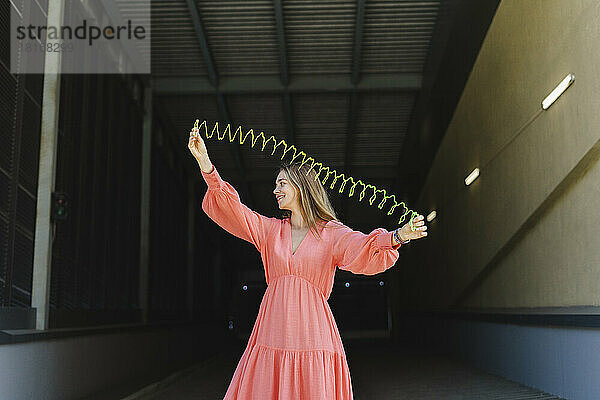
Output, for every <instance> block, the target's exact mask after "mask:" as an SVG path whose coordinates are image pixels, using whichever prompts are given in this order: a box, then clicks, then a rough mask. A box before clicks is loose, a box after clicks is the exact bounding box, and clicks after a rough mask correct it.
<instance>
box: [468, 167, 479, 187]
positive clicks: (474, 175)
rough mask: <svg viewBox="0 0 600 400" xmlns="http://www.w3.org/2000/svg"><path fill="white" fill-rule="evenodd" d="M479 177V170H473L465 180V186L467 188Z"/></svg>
mask: <svg viewBox="0 0 600 400" xmlns="http://www.w3.org/2000/svg"><path fill="white" fill-rule="evenodd" d="M478 176H479V168H475V169H474V170H473V172H471V173H470V174H469V176H467V177H466V178H465V185H467V186H469V185H470V184H471V183H473V181H474V180H475V179H477V177H478Z"/></svg>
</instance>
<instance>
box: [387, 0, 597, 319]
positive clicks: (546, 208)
mask: <svg viewBox="0 0 600 400" xmlns="http://www.w3.org/2000/svg"><path fill="white" fill-rule="evenodd" d="M571 72H572V73H574V74H575V75H576V81H575V83H574V84H573V85H572V86H571V87H570V88H569V89H568V90H567V91H566V92H565V93H564V94H563V96H562V97H561V98H560V99H559V100H558V101H557V102H556V103H554V105H553V106H552V107H550V109H548V110H547V111H544V112H540V111H539V110H540V109H541V106H540V103H541V101H542V99H544V98H545V97H546V96H547V95H548V94H549V93H550V92H551V91H552V90H553V89H554V87H555V86H556V85H557V84H558V83H559V82H560V81H561V80H562V79H563V78H564V77H565V76H566V75H567V74H568V73H571ZM528 122H530V123H528ZM513 138H514V140H512V139H513ZM599 139H600V2H598V1H597V0H568V1H564V0H543V1H541V0H503V1H502V2H501V3H500V6H499V8H498V11H497V13H496V15H495V16H494V19H493V21H492V24H491V26H490V29H489V31H488V34H487V36H486V38H485V40H484V42H483V46H482V49H481V52H480V54H479V55H478V58H477V60H476V62H475V65H474V68H473V70H472V72H471V74H470V77H469V79H468V81H467V84H466V87H465V90H464V92H463V94H462V97H461V99H460V101H459V104H458V106H457V109H456V111H455V114H454V116H453V118H452V120H451V123H450V125H449V128H448V130H447V132H446V134H445V137H444V139H443V141H442V143H441V146H440V148H439V151H438V153H437V154H436V157H435V160H434V163H433V166H432V169H431V171H430V173H429V175H428V177H427V180H426V182H425V186H424V190H423V192H422V193H421V196H420V198H419V201H418V204H415V205H414V206H415V207H413V208H414V209H417V210H420V211H421V212H422V213H423V214H424V215H426V214H427V213H428V212H429V211H430V210H432V209H435V210H437V214H438V217H437V218H436V219H435V220H434V221H433V222H432V223H430V224H429V228H428V232H429V234H428V237H427V238H425V239H421V241H420V242H415V243H411V244H410V245H409V246H410V247H411V248H410V249H406V253H405V257H403V259H402V261H401V267H400V270H402V272H401V273H400V276H399V277H398V282H397V283H398V285H399V289H400V290H398V291H397V296H398V297H397V300H398V302H399V304H402V305H403V306H405V307H406V308H409V309H410V308H414V307H418V308H423V307H424V308H437V307H441V308H445V307H448V306H452V305H455V306H457V307H464V308H479V307H482V308H496V307H501V308H513V307H552V306H575V305H596V306H598V305H600V290H598V288H599V287H600V246H599V245H598V244H599V239H598V237H599V236H600V228H599V227H600V207H598V204H599V203H600V163H599V162H598V155H599V154H600V152H599V151H598V147H599V146H600V145H599ZM594 146H596V147H594ZM475 167H478V168H480V176H479V178H478V179H477V180H476V181H475V182H474V183H473V184H472V185H471V186H469V187H466V186H465V185H464V179H465V177H466V176H467V175H468V174H469V173H470V172H471V171H472V170H473V169H474V168H475ZM473 282H475V283H473Z"/></svg>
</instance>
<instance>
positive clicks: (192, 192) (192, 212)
mask: <svg viewBox="0 0 600 400" xmlns="http://www.w3.org/2000/svg"><path fill="white" fill-rule="evenodd" d="M195 243H196V185H195V182H194V180H193V179H192V178H188V246H187V250H188V251H187V253H188V254H187V304H188V319H189V320H190V321H193V319H194V264H195V259H194V253H195Z"/></svg>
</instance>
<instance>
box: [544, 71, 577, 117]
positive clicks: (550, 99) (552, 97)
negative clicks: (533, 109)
mask: <svg viewBox="0 0 600 400" xmlns="http://www.w3.org/2000/svg"><path fill="white" fill-rule="evenodd" d="M574 80H575V75H574V74H569V75H567V76H566V77H565V79H563V80H562V82H561V83H559V84H558V86H557V87H556V88H555V89H554V90H553V91H552V93H550V94H549V95H548V96H547V97H546V98H545V99H544V100H543V101H542V108H543V109H544V110H547V109H548V108H549V107H550V106H551V105H552V103H554V102H555V101H556V99H558V98H559V97H560V95H561V94H563V93H564V92H565V90H567V88H568V87H569V86H571V84H572V83H573V81H574Z"/></svg>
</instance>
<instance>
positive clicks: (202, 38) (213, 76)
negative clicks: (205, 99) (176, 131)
mask: <svg viewBox="0 0 600 400" xmlns="http://www.w3.org/2000/svg"><path fill="white" fill-rule="evenodd" d="M185 2H186V4H187V8H188V11H189V12H190V16H191V18H192V23H193V25H194V30H195V32H196V37H197V38H198V43H199V45H200V50H201V51H202V57H203V59H204V63H205V64H206V68H207V70H208V79H207V83H208V84H209V85H210V87H211V88H212V90H213V94H216V97H217V108H218V110H219V114H220V117H221V119H222V120H224V121H225V123H226V124H227V123H230V122H231V118H230V115H229V109H228V107H227V102H226V100H225V96H224V95H223V92H222V91H220V90H219V88H218V87H219V74H218V72H217V69H216V68H215V63H214V61H213V58H212V53H211V51H210V47H209V46H208V41H207V40H206V34H205V33H204V27H203V25H202V21H201V19H200V13H199V12H198V8H197V6H196V0H185ZM229 148H230V150H231V155H232V156H233V159H234V161H235V164H236V167H237V170H238V173H239V175H240V177H241V182H242V187H241V188H240V190H241V191H242V192H243V193H244V197H245V202H246V205H247V206H248V207H250V208H253V206H254V204H253V203H254V202H253V201H252V196H251V193H250V187H249V185H248V181H247V180H246V178H245V176H246V172H245V169H244V163H243V162H242V155H241V153H240V148H239V146H235V145H234V146H230V147H229Z"/></svg>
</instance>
